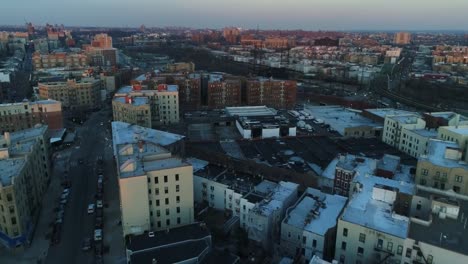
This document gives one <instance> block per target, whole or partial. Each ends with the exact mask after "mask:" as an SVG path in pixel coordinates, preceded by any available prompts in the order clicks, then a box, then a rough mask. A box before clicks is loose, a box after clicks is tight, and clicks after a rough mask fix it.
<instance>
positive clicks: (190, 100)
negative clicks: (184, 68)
mask: <svg viewBox="0 0 468 264" xmlns="http://www.w3.org/2000/svg"><path fill="white" fill-rule="evenodd" d="M174 83H175V84H176V85H177V86H178V87H179V104H180V107H181V108H183V109H187V110H197V109H199V108H200V106H201V103H202V100H201V90H202V81H201V75H200V74H189V75H188V76H187V77H183V76H177V77H174Z"/></svg>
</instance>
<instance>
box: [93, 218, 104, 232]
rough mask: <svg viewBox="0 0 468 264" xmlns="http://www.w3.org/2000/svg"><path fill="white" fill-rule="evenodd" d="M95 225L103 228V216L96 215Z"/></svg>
mask: <svg viewBox="0 0 468 264" xmlns="http://www.w3.org/2000/svg"><path fill="white" fill-rule="evenodd" d="M94 227H95V228H100V229H102V217H96V220H95V221H94Z"/></svg>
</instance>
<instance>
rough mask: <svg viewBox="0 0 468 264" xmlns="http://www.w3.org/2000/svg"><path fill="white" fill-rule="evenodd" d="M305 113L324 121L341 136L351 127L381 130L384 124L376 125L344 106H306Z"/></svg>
mask: <svg viewBox="0 0 468 264" xmlns="http://www.w3.org/2000/svg"><path fill="white" fill-rule="evenodd" d="M304 111H306V112H308V113H309V114H311V115H312V116H314V117H315V118H316V119H322V120H323V121H324V122H325V123H327V124H329V125H330V127H331V128H333V129H334V130H336V131H337V132H338V133H340V135H342V136H343V135H344V134H345V129H346V128H350V127H364V126H366V127H375V128H381V127H382V124H379V123H376V122H374V121H372V120H370V119H368V118H366V117H364V116H362V115H361V111H359V110H354V109H350V108H344V107H342V106H333V105H332V106H310V105H309V106H306V108H305V109H304Z"/></svg>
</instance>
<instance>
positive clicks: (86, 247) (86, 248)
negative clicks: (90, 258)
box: [81, 237, 91, 251]
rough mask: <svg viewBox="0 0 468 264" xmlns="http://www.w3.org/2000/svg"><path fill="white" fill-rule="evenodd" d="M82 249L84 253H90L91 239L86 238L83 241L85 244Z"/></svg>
mask: <svg viewBox="0 0 468 264" xmlns="http://www.w3.org/2000/svg"><path fill="white" fill-rule="evenodd" d="M81 249H82V250H83V251H88V250H90V249H91V238H89V237H85V238H84V239H83V243H82V246H81Z"/></svg>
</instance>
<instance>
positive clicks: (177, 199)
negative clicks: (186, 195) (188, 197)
mask: <svg viewBox="0 0 468 264" xmlns="http://www.w3.org/2000/svg"><path fill="white" fill-rule="evenodd" d="M176 203H180V196H176ZM160 204H161V203H160V201H159V199H157V200H156V206H160ZM164 204H166V205H169V198H165V199H164ZM149 205H153V200H149Z"/></svg>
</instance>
